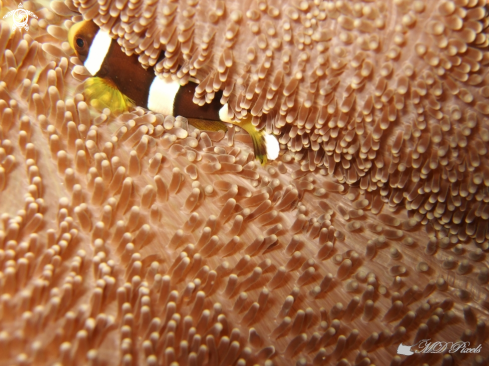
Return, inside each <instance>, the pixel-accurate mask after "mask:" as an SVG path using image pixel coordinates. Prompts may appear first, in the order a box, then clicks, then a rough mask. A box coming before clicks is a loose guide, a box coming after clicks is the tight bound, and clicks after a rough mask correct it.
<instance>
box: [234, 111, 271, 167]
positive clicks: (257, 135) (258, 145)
mask: <svg viewBox="0 0 489 366" xmlns="http://www.w3.org/2000/svg"><path fill="white" fill-rule="evenodd" d="M234 124H235V125H236V126H239V127H241V128H242V129H243V130H245V131H246V132H248V134H249V135H250V137H251V140H252V141H253V149H254V151H255V158H256V159H258V160H260V163H261V164H262V165H265V164H266V163H267V162H268V158H267V143H266V140H265V131H264V130H260V131H258V130H257V129H256V127H255V126H253V124H252V123H251V119H246V120H243V121H241V122H240V123H234Z"/></svg>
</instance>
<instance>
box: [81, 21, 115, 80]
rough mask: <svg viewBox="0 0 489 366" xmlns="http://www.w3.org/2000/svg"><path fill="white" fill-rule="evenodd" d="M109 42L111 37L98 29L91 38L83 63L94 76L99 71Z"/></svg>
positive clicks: (108, 47)
mask: <svg viewBox="0 0 489 366" xmlns="http://www.w3.org/2000/svg"><path fill="white" fill-rule="evenodd" d="M111 43H112V38H110V36H109V33H107V32H104V31H103V30H101V29H99V31H98V32H97V34H96V35H95V37H94V38H93V41H92V45H91V46H90V50H89V51H88V57H87V59H86V61H85V62H84V64H83V65H84V66H85V67H86V68H87V70H88V71H89V72H90V74H92V76H95V75H96V74H97V73H98V72H99V71H100V68H101V67H102V64H103V63H104V60H105V57H106V56H107V54H108V53H109V49H110V44H111Z"/></svg>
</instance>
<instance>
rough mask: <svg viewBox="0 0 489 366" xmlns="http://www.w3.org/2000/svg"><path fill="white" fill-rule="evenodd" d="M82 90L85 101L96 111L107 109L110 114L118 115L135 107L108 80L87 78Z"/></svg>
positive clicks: (132, 102) (131, 101)
mask: <svg viewBox="0 0 489 366" xmlns="http://www.w3.org/2000/svg"><path fill="white" fill-rule="evenodd" d="M84 88H85V90H84V95H85V98H86V100H87V101H88V102H89V103H90V105H91V106H92V107H94V108H96V109H98V110H103V109H105V108H108V109H110V111H111V113H112V114H115V115H118V114H121V113H124V112H127V111H129V109H130V108H132V107H134V106H135V103H134V101H133V100H131V99H130V98H128V97H127V96H125V95H124V94H122V93H121V92H120V91H119V89H117V87H116V86H115V84H114V83H113V82H112V81H110V80H108V79H103V78H99V77H92V78H89V79H87V80H86V81H85V84H84Z"/></svg>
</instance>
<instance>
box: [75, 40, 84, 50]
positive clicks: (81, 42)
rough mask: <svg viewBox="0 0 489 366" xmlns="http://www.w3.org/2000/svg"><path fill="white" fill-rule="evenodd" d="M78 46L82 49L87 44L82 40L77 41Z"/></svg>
mask: <svg viewBox="0 0 489 366" xmlns="http://www.w3.org/2000/svg"><path fill="white" fill-rule="evenodd" d="M76 45H77V46H78V47H80V48H82V47H83V46H84V45H85V42H84V41H83V39H81V38H77V39H76Z"/></svg>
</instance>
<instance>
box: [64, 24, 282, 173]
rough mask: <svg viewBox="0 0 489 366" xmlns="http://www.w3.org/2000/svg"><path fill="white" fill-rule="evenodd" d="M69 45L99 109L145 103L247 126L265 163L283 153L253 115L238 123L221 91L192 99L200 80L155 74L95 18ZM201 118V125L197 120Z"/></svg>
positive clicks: (73, 32) (208, 125) (216, 125)
mask: <svg viewBox="0 0 489 366" xmlns="http://www.w3.org/2000/svg"><path fill="white" fill-rule="evenodd" d="M68 38H69V43H70V46H71V47H72V48H73V50H74V51H75V53H76V55H77V56H78V58H79V59H80V61H82V62H83V64H84V66H85V67H86V69H87V70H88V71H89V72H90V74H91V75H92V78H89V79H88V80H87V81H86V83H85V94H86V96H87V99H89V100H90V101H91V104H92V105H93V106H94V107H97V108H99V109H103V108H109V109H110V110H111V111H112V112H114V113H123V112H126V111H127V110H129V109H130V108H131V107H134V106H136V105H137V106H142V107H146V108H148V109H149V110H151V111H153V112H157V113H161V114H164V115H174V116H178V115H180V116H183V117H186V118H188V119H189V123H191V124H192V123H195V124H198V126H196V127H197V128H199V129H201V130H216V129H217V130H222V129H224V128H225V124H224V122H226V123H233V124H235V125H237V126H239V127H241V128H243V129H244V130H245V131H246V132H248V134H249V135H250V136H251V139H252V141H253V147H254V151H255V157H256V158H258V159H259V160H260V161H261V163H262V164H265V163H266V162H267V160H274V159H276V158H277V157H278V153H279V150H280V147H279V144H278V141H277V139H276V138H275V137H274V136H273V135H267V134H266V133H265V132H264V131H258V130H257V129H256V128H255V126H253V124H252V123H251V119H248V120H246V119H245V120H243V121H241V122H240V123H234V122H233V121H232V120H231V119H230V118H229V116H228V113H227V110H228V106H227V104H225V105H222V104H221V103H220V99H221V95H222V92H221V91H219V92H217V93H216V95H215V98H214V99H213V100H212V101H211V102H210V103H207V104H204V105H203V106H199V105H197V104H195V103H194V102H193V96H194V94H195V89H196V88H197V87H198V84H197V83H194V82H192V81H190V82H188V83H187V84H185V85H180V84H179V83H178V82H177V81H174V80H172V79H162V78H160V77H158V76H156V75H155V73H154V70H153V68H151V67H149V68H147V69H144V68H143V67H141V65H140V63H139V61H138V58H137V56H136V55H133V56H127V55H126V54H125V53H124V52H122V50H121V48H120V46H119V45H118V44H117V42H116V41H115V40H113V39H112V38H111V37H110V36H109V34H108V33H106V32H104V31H103V30H101V29H99V28H98V27H97V25H96V24H95V23H94V22H93V21H83V22H80V23H76V24H75V25H73V26H72V27H71V29H70V31H69V33H68ZM197 120H200V121H201V122H200V123H197V122H196V121H197ZM223 126H224V127H223Z"/></svg>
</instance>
